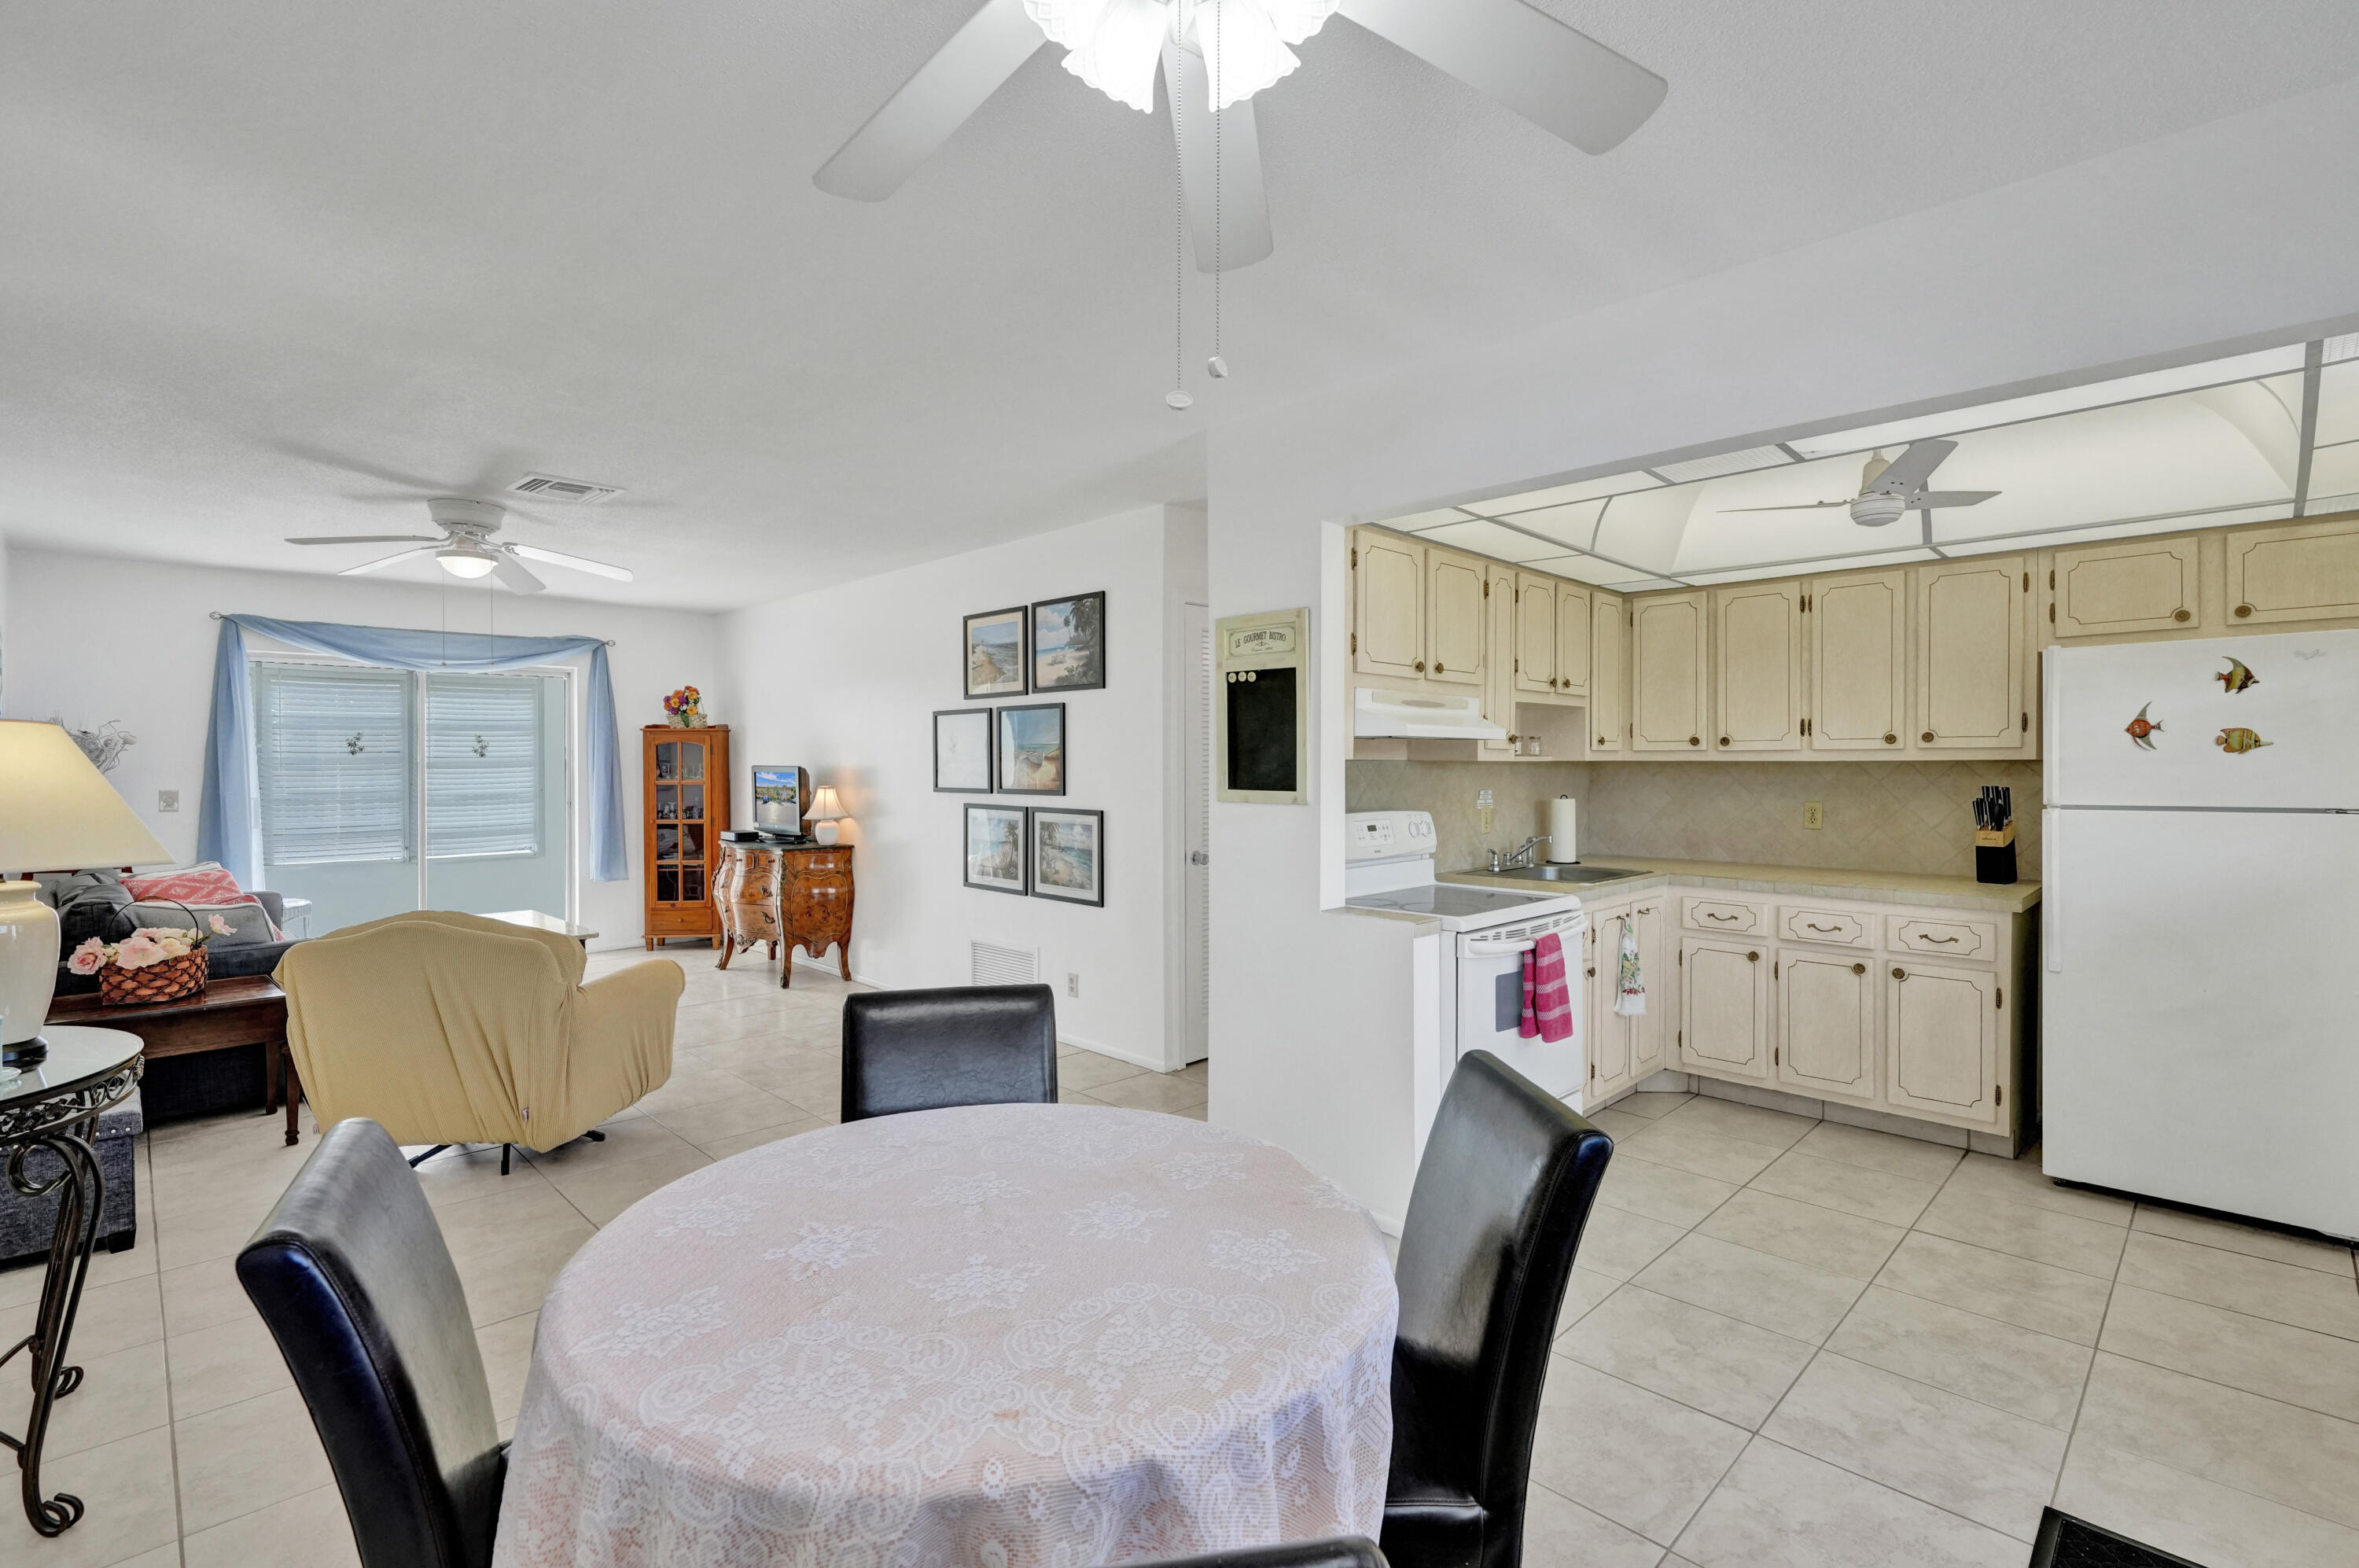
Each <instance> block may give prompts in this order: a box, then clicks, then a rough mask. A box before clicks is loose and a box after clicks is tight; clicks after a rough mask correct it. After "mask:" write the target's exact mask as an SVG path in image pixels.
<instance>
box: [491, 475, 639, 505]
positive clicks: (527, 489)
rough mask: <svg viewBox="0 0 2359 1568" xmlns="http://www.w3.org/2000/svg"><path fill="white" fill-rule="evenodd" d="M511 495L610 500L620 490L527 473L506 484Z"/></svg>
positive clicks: (554, 498)
mask: <svg viewBox="0 0 2359 1568" xmlns="http://www.w3.org/2000/svg"><path fill="white" fill-rule="evenodd" d="M508 494H509V495H531V496H534V497H537V498H538V499H539V500H543V501H587V502H590V503H592V505H594V504H596V503H597V502H600V501H608V500H612V499H613V498H614V497H615V496H617V495H621V494H622V491H620V490H619V489H617V488H615V487H614V485H592V484H588V483H586V482H584V481H582V480H580V479H560V478H558V477H557V476H556V475H555V474H526V475H525V476H524V477H523V478H521V479H519V480H517V481H516V483H515V484H513V485H509V486H508Z"/></svg>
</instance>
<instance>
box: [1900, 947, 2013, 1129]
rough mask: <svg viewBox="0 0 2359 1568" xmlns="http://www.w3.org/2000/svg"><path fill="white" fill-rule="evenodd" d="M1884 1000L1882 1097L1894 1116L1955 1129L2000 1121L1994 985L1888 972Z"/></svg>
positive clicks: (1930, 969) (1937, 969)
mask: <svg viewBox="0 0 2359 1568" xmlns="http://www.w3.org/2000/svg"><path fill="white" fill-rule="evenodd" d="M1890 982H1891V984H1890V986H1889V988H1888V989H1887V990H1886V992H1885V1005H1884V1015H1885V1026H1884V1035H1885V1042H1886V1071H1887V1072H1888V1073H1889V1074H1890V1078H1889V1082H1888V1084H1887V1087H1886V1092H1885V1097H1886V1100H1887V1102H1888V1103H1889V1104H1890V1105H1892V1106H1893V1108H1894V1109H1896V1110H1899V1111H1933V1112H1937V1113H1939V1114H1940V1115H1941V1116H1944V1117H1945V1118H1948V1119H1951V1120H1958V1121H1977V1122H1987V1123H1990V1124H1993V1125H1996V1123H1997V1122H1998V1120H1999V1111H2000V1098H2001V1095H2002V1094H2003V1091H2002V1089H2001V1088H2000V1086H1999V1081H1998V1056H1999V1050H1998V1046H1999V1025H2000V1024H2001V1022H2002V1021H2003V1019H2002V1018H2001V1017H2000V1015H2001V1013H2002V1012H2003V1011H2004V1009H2003V1008H2002V1007H2001V1006H2000V1003H2001V1001H2002V1000H2003V997H2002V995H2001V992H2000V987H1999V982H1998V977H1997V976H1996V975H1994V974H1992V973H1991V972H1990V971H1988V970H1984V969H1964V968H1959V967H1955V966H1952V965H1948V964H1914V963H1910V962H1908V961H1907V960H1905V959H1900V960H1896V961H1894V962H1893V963H1892V964H1891V974H1890Z"/></svg>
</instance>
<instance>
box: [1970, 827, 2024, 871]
mask: <svg viewBox="0 0 2359 1568" xmlns="http://www.w3.org/2000/svg"><path fill="white" fill-rule="evenodd" d="M2015 879H2016V876H2015V824H2014V823H2013V822H2009V823H2007V824H2006V826H2005V827H2003V828H1998V829H1995V830H1994V829H1990V828H1978V829H1976V830H1975V832H1974V880H1975V881H1977V882H1994V883H1998V884H2000V885H2002V886H2003V885H2005V884H2007V883H2011V882H2013V881H2014V880H2015Z"/></svg>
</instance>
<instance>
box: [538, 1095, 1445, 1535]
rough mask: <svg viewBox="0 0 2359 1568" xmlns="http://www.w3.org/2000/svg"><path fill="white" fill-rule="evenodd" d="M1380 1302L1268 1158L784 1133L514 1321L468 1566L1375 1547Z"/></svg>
mask: <svg viewBox="0 0 2359 1568" xmlns="http://www.w3.org/2000/svg"><path fill="white" fill-rule="evenodd" d="M1398 1307H1399V1302H1398V1299H1397V1296H1396V1295H1395V1293H1394V1290H1393V1280H1392V1270H1391V1269H1390V1267H1389V1265H1388V1263H1387V1260H1386V1252H1385V1247H1384V1243H1383V1239H1382V1237H1381V1236H1379V1235H1378V1234H1377V1232H1376V1228H1375V1225H1374V1223H1373V1222H1372V1221H1371V1220H1370V1219H1369V1217H1368V1215H1367V1214H1366V1213H1365V1211H1364V1210H1362V1209H1361V1208H1360V1207H1359V1206H1358V1205H1357V1204H1355V1203H1353V1202H1352V1200H1351V1199H1350V1198H1348V1197H1347V1196H1345V1195H1344V1194H1343V1192H1342V1191H1341V1190H1340V1189H1338V1188H1337V1187H1335V1186H1334V1185H1333V1184H1332V1183H1331V1182H1329V1181H1324V1180H1322V1179H1321V1178H1320V1177H1317V1176H1315V1175H1313V1174H1312V1173H1311V1172H1310V1171H1308V1170H1306V1169H1304V1168H1303V1166H1302V1165H1301V1164H1300V1163H1299V1162H1298V1161H1297V1160H1295V1159H1294V1158H1293V1157H1292V1156H1290V1155H1288V1154H1287V1153H1286V1152H1285V1151H1284V1150H1282V1149H1276V1148H1274V1147H1272V1146H1270V1145H1268V1144H1266V1143H1263V1142H1261V1141H1259V1140H1258V1139H1256V1138H1248V1137H1245V1136H1243V1135H1241V1134H1238V1133H1235V1132H1232V1131H1228V1130H1225V1129H1223V1128H1222V1127H1213V1126H1209V1125H1207V1124H1205V1123H1201V1122H1196V1121H1190V1120H1187V1119H1184V1118H1181V1117H1177V1116H1160V1115H1156V1114H1154V1113H1151V1112H1147V1111H1133V1110H1123V1109H1117V1108H1115V1107H1113V1106H1100V1105H970V1106H963V1107H960V1108H957V1109H951V1110H938V1111H919V1112H913V1113H910V1114H908V1115H903V1116H880V1117H876V1118H874V1119H871V1120H866V1121H860V1122H853V1123H851V1124H849V1125H846V1126H843V1127H828V1128H825V1129H823V1130H820V1131H814V1132H810V1133H805V1134H802V1135H800V1136H799V1137H795V1138H785V1139H781V1140H780V1141H778V1142H776V1143H771V1144H766V1145H764V1146H763V1147H761V1148H759V1149H750V1150H748V1151H747V1152H745V1153H744V1154H740V1155H737V1156H735V1157H734V1158H732V1159H729V1160H723V1161H721V1162H719V1163H717V1164H714V1165H711V1166H707V1167H705V1168H704V1169H702V1170H701V1171H695V1172H693V1173H692V1174H690V1175H689V1176H687V1177H684V1178H682V1179H681V1180H680V1181H677V1182H674V1183H673V1184H672V1185H670V1186H669V1187H667V1188H665V1189H663V1190H662V1191H661V1192H656V1193H654V1194H652V1195H650V1196H648V1197H647V1198H645V1199H643V1200H641V1201H640V1202H639V1203H637V1204H636V1206H634V1207H633V1208H632V1209H631V1210H630V1211H629V1212H627V1213H626V1214H623V1215H622V1216H621V1217H620V1218H618V1219H617V1220H615V1221H614V1223H613V1224H612V1225H608V1226H607V1227H606V1228H605V1229H604V1230H603V1231H601V1232H600V1233H599V1234H598V1235H597V1236H594V1237H592V1239H591V1240H590V1242H589V1243H587V1244H586V1245H585V1246H584V1247H582V1250H581V1252H580V1253H578V1254H577V1255H576V1256H575V1257H574V1258H573V1260H572V1262H571V1263H570V1264H568V1265H567V1267H566V1269H565V1270H564V1272H563V1274H562V1275H561V1276H560V1278H559V1279H558V1281H557V1284H556V1287H555V1288H554V1290H552V1291H551V1292H550V1294H549V1300H548V1301H547V1302H546V1303H545V1304H544V1305H543V1306H542V1308H541V1312H540V1321H539V1325H538V1332H537V1334H536V1338H535V1342H534V1345H533V1354H532V1368H531V1373H530V1377H529V1378H528V1380H527V1385H526V1388H525V1395H524V1404H523V1409H522V1410H521V1413H520V1414H519V1416H518V1418H517V1421H516V1437H515V1442H514V1444H513V1446H512V1447H511V1449H510V1451H509V1454H508V1473H507V1482H506V1491H505V1495H504V1497H503V1499H502V1504H501V1510H500V1523H499V1533H498V1536H497V1545H496V1548H495V1557H494V1563H495V1565H496V1568H560V1565H562V1568H641V1565H646V1568H654V1565H656V1564H675V1563H677V1564H695V1565H697V1568H740V1565H743V1568H754V1565H756V1564H769V1563H793V1564H798V1565H802V1568H1092V1565H1093V1564H1098V1563H1122V1562H1129V1561H1136V1560H1142V1559H1147V1558H1156V1557H1167V1556H1179V1555H1184V1554H1187V1553H1190V1552H1208V1551H1214V1550H1220V1549H1224V1548H1232V1547H1240V1546H1249V1545H1260V1544H1268V1543H1272V1542H1276V1541H1292V1540H1302V1539H1310V1538H1316V1537H1323V1536H1333V1535H1343V1534H1359V1535H1366V1536H1370V1537H1373V1536H1375V1535H1376V1534H1377V1533H1378V1530H1379V1529H1380V1527H1381V1523H1382V1519H1383V1514H1384V1498H1385V1479H1386V1469H1387V1467H1388V1465H1389V1464H1390V1461H1391V1455H1392V1407H1391V1396H1390V1383H1391V1362H1392V1345H1393V1331H1394V1325H1395V1320H1396V1318H1397V1314H1398Z"/></svg>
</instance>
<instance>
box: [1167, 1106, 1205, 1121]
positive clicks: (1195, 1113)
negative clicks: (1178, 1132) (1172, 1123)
mask: <svg viewBox="0 0 2359 1568" xmlns="http://www.w3.org/2000/svg"><path fill="white" fill-rule="evenodd" d="M1171 1114H1172V1115H1173V1116H1178V1117H1180V1119H1181V1120H1183V1121H1191V1122H1202V1121H1210V1120H1212V1106H1211V1105H1209V1104H1207V1105H1182V1106H1180V1108H1179V1109H1178V1110H1176V1111H1174V1112H1172V1113H1171Z"/></svg>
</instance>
